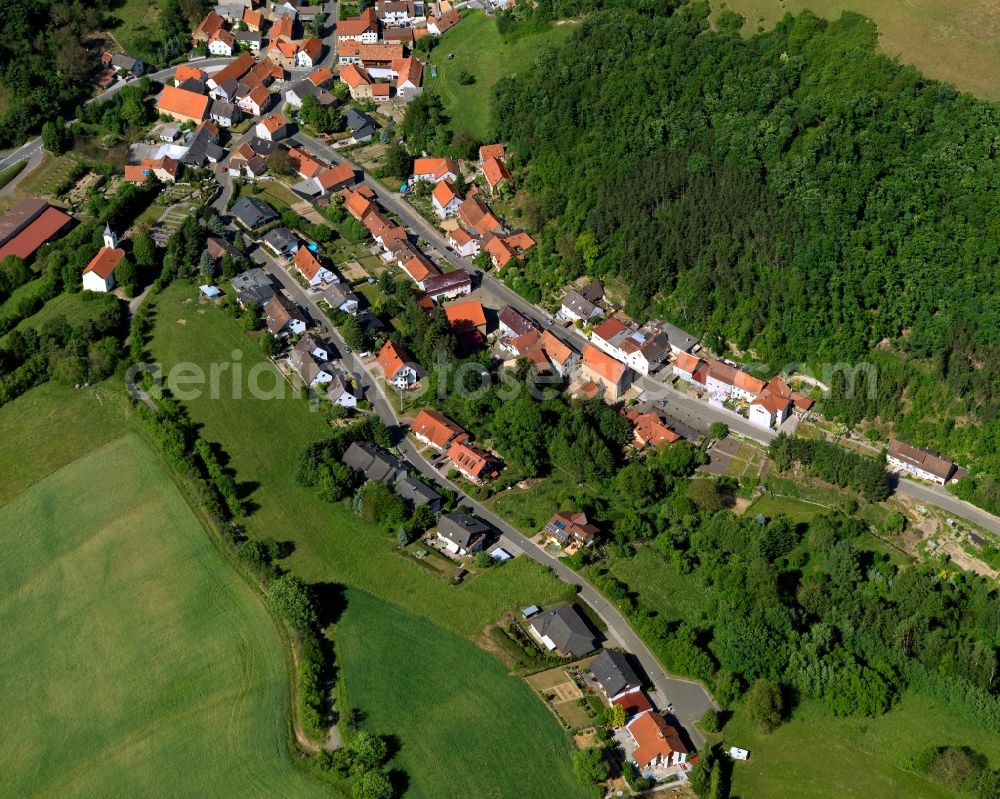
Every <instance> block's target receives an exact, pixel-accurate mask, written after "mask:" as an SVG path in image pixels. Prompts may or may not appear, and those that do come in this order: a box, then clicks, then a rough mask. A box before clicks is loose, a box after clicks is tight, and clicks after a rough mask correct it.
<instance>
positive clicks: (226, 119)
mask: <svg viewBox="0 0 1000 799" xmlns="http://www.w3.org/2000/svg"><path fill="white" fill-rule="evenodd" d="M209 116H211V118H212V121H213V122H218V123H219V126H220V127H223V128H231V127H232V126H233V125H236V124H239V121H240V120H241V119H243V112H242V111H240V109H239V107H238V106H236V105H234V104H233V103H230V102H226V101H225V100H215V101H214V102H213V103H212V107H211V111H209Z"/></svg>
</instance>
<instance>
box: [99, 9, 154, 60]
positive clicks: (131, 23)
mask: <svg viewBox="0 0 1000 799" xmlns="http://www.w3.org/2000/svg"><path fill="white" fill-rule="evenodd" d="M159 15H160V9H159V6H158V4H157V0H124V2H123V3H122V4H121V5H119V6H117V7H116V8H114V9H113V10H112V12H111V16H112V17H116V18H117V19H119V20H121V24H120V25H118V26H117V27H115V28H114V29H113V30H112V31H111V33H112V34H113V35H114V37H115V38H116V39H117V40H118V41H119V42H120V43H121V45H122V46H123V47H124V48H125V49H126V50H129V49H134V48H133V47H132V43H133V39H134V37H135V36H136V35H139V34H146V33H148V32H149V30H150V29H151V28H152V27H153V24H154V23H155V22H156V19H157V17H159Z"/></svg>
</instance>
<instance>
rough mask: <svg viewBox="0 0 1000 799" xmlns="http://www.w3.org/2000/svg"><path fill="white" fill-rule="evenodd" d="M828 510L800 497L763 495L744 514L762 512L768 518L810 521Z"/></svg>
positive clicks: (754, 514)
mask: <svg viewBox="0 0 1000 799" xmlns="http://www.w3.org/2000/svg"><path fill="white" fill-rule="evenodd" d="M829 512H830V509H829V508H827V507H824V506H823V505H817V504H815V503H812V502H804V501H803V500H801V499H793V498H792V497H775V496H770V495H765V496H762V497H760V499H758V500H756V501H755V502H754V503H753V504H752V505H750V506H749V507H748V508H747V509H746V511H744V514H745V515H747V514H748V515H750V516H756V515H757V514H758V513H763V514H764V516H766V517H767V518H768V519H773V518H774V517H775V516H787V517H788V518H789V519H791V520H792V521H793V522H798V523H802V522H811V521H812V520H813V519H815V518H816V517H817V516H822V515H823V514H824V513H829Z"/></svg>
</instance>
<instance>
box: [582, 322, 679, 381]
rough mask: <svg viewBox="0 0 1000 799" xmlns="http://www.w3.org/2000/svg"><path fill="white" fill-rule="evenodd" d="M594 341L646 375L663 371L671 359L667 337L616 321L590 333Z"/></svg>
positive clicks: (598, 326)
mask: <svg viewBox="0 0 1000 799" xmlns="http://www.w3.org/2000/svg"><path fill="white" fill-rule="evenodd" d="M590 341H591V343H592V344H594V346H596V347H597V348H598V349H600V350H603V351H604V352H606V353H607V354H608V355H610V356H611V357H612V358H615V359H617V360H619V361H621V362H622V363H624V364H625V365H626V366H628V367H629V368H630V369H634V370H635V371H636V372H638V373H639V374H642V375H648V374H649V373H650V372H652V371H654V370H655V369H657V368H659V367H660V366H661V365H662V364H664V363H665V362H666V361H667V359H668V358H669V356H670V343H669V342H668V341H667V337H666V335H665V334H664V333H662V332H660V331H656V330H651V331H646V330H635V329H633V328H632V327H630V326H628V325H626V324H625V323H624V322H622V321H621V320H620V319H616V318H615V317H611V318H610V319H606V320H605V321H603V322H601V324H599V325H597V327H595V328H594V329H593V330H592V331H591V333H590Z"/></svg>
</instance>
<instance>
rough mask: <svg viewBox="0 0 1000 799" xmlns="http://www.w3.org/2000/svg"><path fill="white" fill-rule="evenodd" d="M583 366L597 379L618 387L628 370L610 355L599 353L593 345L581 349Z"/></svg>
mask: <svg viewBox="0 0 1000 799" xmlns="http://www.w3.org/2000/svg"><path fill="white" fill-rule="evenodd" d="M583 365H584V367H586V368H587V369H589V370H590V371H591V372H593V373H594V374H595V375H597V376H598V377H600V378H602V379H604V380H608V381H610V382H611V383H612V384H613V385H616V386H617V385H618V384H619V382H620V381H621V379H622V377H623V376H624V374H625V370H626V369H627V368H628V367H627V366H625V364H623V363H622V362H621V361H616V360H615V359H614V358H612V357H611V356H610V355H608V354H606V353H604V352H601V351H600V350H599V349H597V347H595V346H594V345H593V344H586V345H584V348H583Z"/></svg>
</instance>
